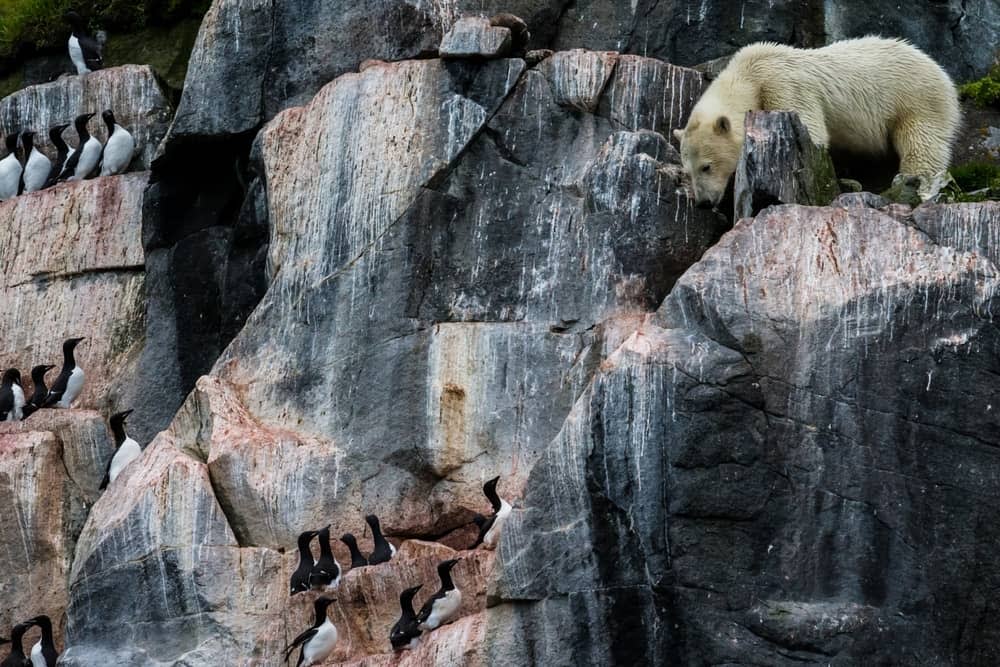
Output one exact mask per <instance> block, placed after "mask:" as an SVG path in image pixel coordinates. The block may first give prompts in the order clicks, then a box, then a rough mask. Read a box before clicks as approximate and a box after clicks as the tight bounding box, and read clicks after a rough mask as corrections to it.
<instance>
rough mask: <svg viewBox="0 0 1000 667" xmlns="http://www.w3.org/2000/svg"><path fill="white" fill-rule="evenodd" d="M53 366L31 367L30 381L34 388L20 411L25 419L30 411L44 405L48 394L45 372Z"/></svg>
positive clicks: (29, 414)
mask: <svg viewBox="0 0 1000 667" xmlns="http://www.w3.org/2000/svg"><path fill="white" fill-rule="evenodd" d="M53 368H55V366H46V365H44V364H43V365H40V366H35V367H34V368H32V369H31V382H32V383H33V384H34V388H33V389H32V392H31V399H30V400H29V401H28V402H27V403H25V404H24V410H23V411H22V412H23V413H24V419H27V418H28V417H29V416H31V414H32V413H34V412H35V411H37V410H38V409H39V408H41V407H42V406H43V405H45V398H46V397H47V396H48V395H49V390H48V387H46V386H45V374H46V373H48V372H49V371H50V370H52V369H53Z"/></svg>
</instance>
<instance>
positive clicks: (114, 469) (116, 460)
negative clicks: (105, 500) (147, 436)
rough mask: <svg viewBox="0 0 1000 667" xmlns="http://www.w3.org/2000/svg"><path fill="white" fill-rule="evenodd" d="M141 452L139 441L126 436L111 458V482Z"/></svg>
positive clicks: (109, 475)
mask: <svg viewBox="0 0 1000 667" xmlns="http://www.w3.org/2000/svg"><path fill="white" fill-rule="evenodd" d="M71 378H72V376H71ZM141 454H142V448H141V447H139V443H138V442H136V441H135V440H133V439H132V438H125V442H123V443H122V446H121V447H119V448H118V451H117V452H115V455H114V457H113V458H112V459H111V470H110V471H109V473H108V481H109V483H110V482H114V481H115V480H116V479H117V478H118V475H120V474H122V470H124V469H125V466H127V465H128V464H129V463H132V461H135V460H136V459H137V458H139V456H140V455H141Z"/></svg>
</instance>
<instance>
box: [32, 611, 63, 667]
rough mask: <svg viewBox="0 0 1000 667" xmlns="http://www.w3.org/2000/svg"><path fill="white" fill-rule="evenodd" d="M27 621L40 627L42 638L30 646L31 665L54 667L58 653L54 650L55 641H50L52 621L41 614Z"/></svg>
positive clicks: (33, 666)
mask: <svg viewBox="0 0 1000 667" xmlns="http://www.w3.org/2000/svg"><path fill="white" fill-rule="evenodd" d="M28 623H31V624H32V625H37V626H38V627H39V628H41V629H42V638H41V639H39V640H38V642H37V643H36V644H35V645H34V646H33V647H32V648H31V665H32V667H56V661H58V660H59V653H58V652H57V651H56V644H55V642H54V641H52V621H51V620H49V617H48V616H46V615H45V614H42V615H41V616H35V617H34V618H32V619H30V620H29V621H28Z"/></svg>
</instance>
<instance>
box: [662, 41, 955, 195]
mask: <svg viewBox="0 0 1000 667" xmlns="http://www.w3.org/2000/svg"><path fill="white" fill-rule="evenodd" d="M760 110H791V111H796V112H798V115H799V118H800V119H801V120H802V123H803V124H804V125H805V126H806V129H808V130H809V136H810V138H811V139H812V140H813V143H815V144H817V145H820V146H830V147H831V148H837V149H842V150H846V151H851V152H854V153H858V154H864V155H885V154H888V153H889V152H890V151H892V150H895V151H896V152H897V153H898V155H899V158H900V172H901V173H904V174H910V175H916V176H920V177H922V178H927V179H929V178H930V177H932V176H933V175H935V174H937V173H938V172H941V171H943V170H945V169H947V168H948V163H949V161H950V159H951V144H952V142H953V140H954V138H955V134H956V133H957V131H958V127H959V123H960V121H961V112H960V109H959V105H958V95H957V93H956V91H955V85H954V84H953V83H952V81H951V78H949V76H948V74H947V73H945V71H944V70H943V69H941V67H940V66H938V64H937V63H935V62H934V61H933V60H932V59H931V58H930V57H929V56H927V55H926V54H924V53H923V52H922V51H920V50H919V49H917V48H916V47H914V46H912V45H910V44H908V43H906V42H904V41H901V40H896V39H883V38H881V37H864V38H861V39H850V40H844V41H841V42H835V43H834V44H831V45H830V46H826V47H823V48H820V49H796V48H792V47H790V46H784V45H780V44H770V43H760V44H751V45H750V46H746V47H744V48H742V49H740V50H739V51H738V52H737V53H736V55H734V56H733V58H732V60H730V61H729V64H728V65H727V66H726V68H725V69H724V70H723V71H722V72H721V73H720V74H719V76H718V78H717V79H716V80H715V81H713V82H712V84H711V85H710V86H709V87H708V89H707V90H706V91H705V93H704V94H703V95H702V97H701V99H700V100H698V103H697V104H696V105H695V107H694V109H693V110H692V111H691V116H690V118H689V119H688V123H687V127H686V128H685V129H684V131H683V132H681V131H679V130H678V131H676V132H675V134H676V135H677V137H678V139H680V141H681V159H682V161H683V163H684V170H685V171H686V172H687V173H688V174H689V175H690V176H691V180H692V185H693V188H694V190H695V192H694V194H695V198H696V199H697V200H698V201H699V202H705V201H711V202H713V203H716V204H717V203H718V201H719V200H720V199H721V198H722V194H723V192H724V190H725V187H726V183H727V182H728V180H729V177H730V176H732V174H733V172H734V171H735V168H736V162H737V160H738V158H739V152H740V149H741V148H742V146H743V140H744V136H745V131H744V124H743V118H744V115H745V114H746V112H747V111H760ZM720 117H725V118H727V119H728V125H729V129H728V131H727V130H725V129H724V128H720V126H719V125H718V119H719V118H720ZM706 164H708V165H710V167H711V168H710V170H709V172H707V173H706V172H702V171H701V170H702V168H703V167H704V166H705V165H706Z"/></svg>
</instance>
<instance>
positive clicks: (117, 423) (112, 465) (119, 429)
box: [100, 410, 142, 489]
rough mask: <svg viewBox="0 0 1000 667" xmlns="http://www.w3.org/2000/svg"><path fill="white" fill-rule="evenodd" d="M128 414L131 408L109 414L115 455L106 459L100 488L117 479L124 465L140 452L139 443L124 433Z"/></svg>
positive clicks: (137, 456)
mask: <svg viewBox="0 0 1000 667" xmlns="http://www.w3.org/2000/svg"><path fill="white" fill-rule="evenodd" d="M130 414H132V410H123V411H122V412H116V413H115V414H113V415H111V419H109V420H108V421H109V422H110V423H111V432H112V433H113V434H114V436H115V455H114V456H112V457H111V460H110V461H108V470H107V472H105V473H104V481H102V482H101V487H100V488H102V489H106V488H107V486H108V484H111V483H112V482H114V481H115V480H116V479H118V475H120V474H122V470H124V469H125V466H127V465H128V464H129V463H132V461H135V460H136V459H137V458H139V456H140V455H141V454H142V448H141V447H139V443H138V442H136V441H135V440H133V439H132V438H130V437H129V436H128V434H127V433H125V420H126V419H128V416H129V415H130Z"/></svg>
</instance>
